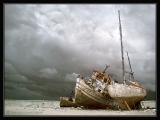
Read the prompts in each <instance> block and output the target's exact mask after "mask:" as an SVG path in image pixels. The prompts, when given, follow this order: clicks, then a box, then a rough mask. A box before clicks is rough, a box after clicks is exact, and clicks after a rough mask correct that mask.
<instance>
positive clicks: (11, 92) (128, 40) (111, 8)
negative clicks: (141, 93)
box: [4, 4, 156, 99]
mask: <svg viewBox="0 0 160 120" xmlns="http://www.w3.org/2000/svg"><path fill="white" fill-rule="evenodd" d="M118 10H120V12H121V22H122V34H123V43H124V51H128V53H129V56H130V60H131V64H132V69H133V71H134V75H135V79H136V80H137V81H139V82H141V83H142V84H144V86H145V87H146V88H147V89H151V90H155V88H156V86H155V83H156V71H155V54H156V53H155V23H156V21H155V5H154V4H132V5H130V4H126V5H123V4H119V5H118V4H116V5H114V4H97V5H96V4H94V5H92V4H85V5H81V4H72V5H70V4H48V5H47V4H45V5H44V4H5V6H4V13H5V14H4V22H5V24H4V28H5V29H4V31H5V34H4V37H5V79H4V82H5V98H7V99H54V98H56V97H57V96H66V95H69V94H70V92H71V91H72V89H74V85H75V82H76V79H75V77H76V74H81V75H83V76H84V77H85V76H87V75H90V74H91V72H92V70H93V69H98V70H103V69H104V67H105V65H106V64H108V65H110V68H108V70H107V71H108V73H110V74H111V75H112V76H113V78H114V79H116V80H118V81H119V82H122V65H121V52H120V50H121V48H120V35H119V23H118ZM124 58H125V68H126V70H127V71H129V65H128V61H127V57H126V53H124Z"/></svg>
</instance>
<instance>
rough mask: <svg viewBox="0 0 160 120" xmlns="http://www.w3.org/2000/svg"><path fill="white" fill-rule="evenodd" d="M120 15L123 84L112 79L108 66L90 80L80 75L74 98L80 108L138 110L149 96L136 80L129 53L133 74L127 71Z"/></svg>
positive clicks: (94, 72) (94, 73) (95, 71)
mask: <svg viewBox="0 0 160 120" xmlns="http://www.w3.org/2000/svg"><path fill="white" fill-rule="evenodd" d="M118 15H119V30H120V41H121V55H122V76H123V83H118V82H117V81H115V80H113V79H112V77H111V76H110V75H109V74H108V73H107V72H106V69H107V68H108V67H109V66H107V65H106V67H105V69H104V71H103V72H101V71H97V70H94V71H93V73H92V75H91V77H89V78H83V77H81V76H80V75H79V76H78V77H77V81H76V87H75V96H74V99H75V101H74V102H75V103H76V104H77V105H79V106H83V107H85V108H105V109H123V110H131V109H137V106H138V105H139V104H140V101H142V100H143V99H144V97H145V96H146V94H147V93H146V89H145V87H144V86H142V85H141V84H140V83H139V82H137V81H136V80H135V79H134V76H133V71H132V68H131V64H130V59H129V56H128V53H127V56H128V62H129V65H130V70H131V72H127V71H125V67H124V56H123V43H122V28H121V22H120V11H118ZM126 73H129V75H130V78H129V79H126V76H125V75H126Z"/></svg>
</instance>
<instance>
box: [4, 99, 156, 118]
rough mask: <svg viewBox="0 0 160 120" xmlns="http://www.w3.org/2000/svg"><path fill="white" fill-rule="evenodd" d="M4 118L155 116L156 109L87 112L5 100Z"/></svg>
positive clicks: (51, 103) (47, 103)
mask: <svg viewBox="0 0 160 120" xmlns="http://www.w3.org/2000/svg"><path fill="white" fill-rule="evenodd" d="M4 116H5V117H7V116H8V117H10V116H16V117H17V116H19V117H21V116H25V117H26V116H113V117H114V116H126V117H127V116H151V117H152V116H156V109H143V110H131V111H121V110H117V111H115V110H101V109H100V110H88V109H81V108H79V107H78V108H74V107H67V108H62V107H60V106H59V101H54V100H53V101H51V100H5V101H4Z"/></svg>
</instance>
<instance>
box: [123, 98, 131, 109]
mask: <svg viewBox="0 0 160 120" xmlns="http://www.w3.org/2000/svg"><path fill="white" fill-rule="evenodd" d="M124 103H125V105H126V106H127V108H128V110H131V108H130V107H129V105H128V103H127V102H126V101H125V100H124Z"/></svg>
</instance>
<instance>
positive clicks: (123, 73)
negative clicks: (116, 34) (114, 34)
mask: <svg viewBox="0 0 160 120" xmlns="http://www.w3.org/2000/svg"><path fill="white" fill-rule="evenodd" d="M118 16H119V31H120V41H121V55H122V70H123V71H122V75H123V82H124V83H125V82H126V81H125V68H124V56H123V43H122V27H121V19H120V11H119V10H118Z"/></svg>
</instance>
